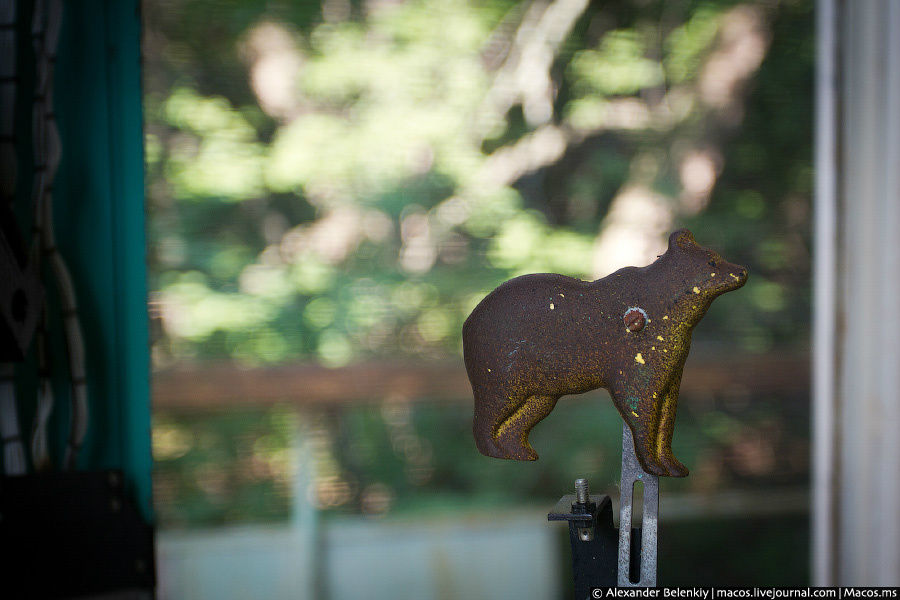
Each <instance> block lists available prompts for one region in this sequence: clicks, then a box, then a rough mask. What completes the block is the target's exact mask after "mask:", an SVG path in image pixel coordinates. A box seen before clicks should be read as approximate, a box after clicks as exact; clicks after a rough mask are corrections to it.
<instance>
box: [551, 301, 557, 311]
mask: <svg viewBox="0 0 900 600" xmlns="http://www.w3.org/2000/svg"><path fill="white" fill-rule="evenodd" d="M554 308H556V307H555V306H553V303H552V302H551V303H550V310H553V309H554Z"/></svg>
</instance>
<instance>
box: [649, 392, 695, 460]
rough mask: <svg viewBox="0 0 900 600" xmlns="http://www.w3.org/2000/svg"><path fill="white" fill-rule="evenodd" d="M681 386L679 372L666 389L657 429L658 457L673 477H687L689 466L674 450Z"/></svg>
mask: <svg viewBox="0 0 900 600" xmlns="http://www.w3.org/2000/svg"><path fill="white" fill-rule="evenodd" d="M680 387H681V375H680V374H679V375H678V376H677V377H676V378H675V380H674V381H673V382H672V385H670V386H669V389H668V390H666V393H665V396H664V397H663V400H662V403H661V405H660V408H659V430H658V431H657V434H656V435H657V438H656V448H657V453H658V459H659V462H660V464H662V465H663V466H664V467H665V468H666V470H667V471H668V473H667V474H668V475H669V476H671V477H686V476H687V474H688V468H687V467H685V466H684V465H683V464H681V462H680V461H679V460H678V459H677V458H675V454H673V452H672V434H673V433H674V431H675V413H676V410H677V409H678V391H679V389H680Z"/></svg>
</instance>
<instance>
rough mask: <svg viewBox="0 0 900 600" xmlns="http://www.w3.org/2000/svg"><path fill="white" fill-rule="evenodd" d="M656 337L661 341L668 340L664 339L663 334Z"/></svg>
mask: <svg viewBox="0 0 900 600" xmlns="http://www.w3.org/2000/svg"><path fill="white" fill-rule="evenodd" d="M656 339H658V340H659V341H661V342H664V341H666V340H664V339H663V336H661V335H658V336H656Z"/></svg>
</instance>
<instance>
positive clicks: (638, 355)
mask: <svg viewBox="0 0 900 600" xmlns="http://www.w3.org/2000/svg"><path fill="white" fill-rule="evenodd" d="M634 362H639V363H641V364H642V365H643V364H645V361H644V357H643V356H641V353H640V352H638V353H637V356H635V357H634Z"/></svg>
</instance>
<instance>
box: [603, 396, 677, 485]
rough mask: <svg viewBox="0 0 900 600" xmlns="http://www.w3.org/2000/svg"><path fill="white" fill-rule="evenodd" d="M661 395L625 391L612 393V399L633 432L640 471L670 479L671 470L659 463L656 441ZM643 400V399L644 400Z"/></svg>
mask: <svg viewBox="0 0 900 600" xmlns="http://www.w3.org/2000/svg"><path fill="white" fill-rule="evenodd" d="M660 394H661V391H656V392H649V397H648V394H647V392H642V393H641V394H640V395H639V393H638V392H637V390H634V389H630V388H626V387H624V386H622V387H621V388H617V389H613V390H612V391H611V395H612V398H613V403H614V404H615V405H616V409H618V411H619V414H620V415H622V419H624V421H625V424H626V425H628V427H629V428H630V429H631V435H632V437H633V438H634V452H635V454H636V455H637V459H638V462H639V463H641V468H642V469H644V471H646V472H647V473H652V474H653V475H662V476H665V475H668V468H667V467H666V466H665V465H664V464H662V463H661V462H660V460H659V453H658V452H657V451H656V441H657V436H658V432H659V398H660V397H661V396H660ZM642 396H644V397H642Z"/></svg>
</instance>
